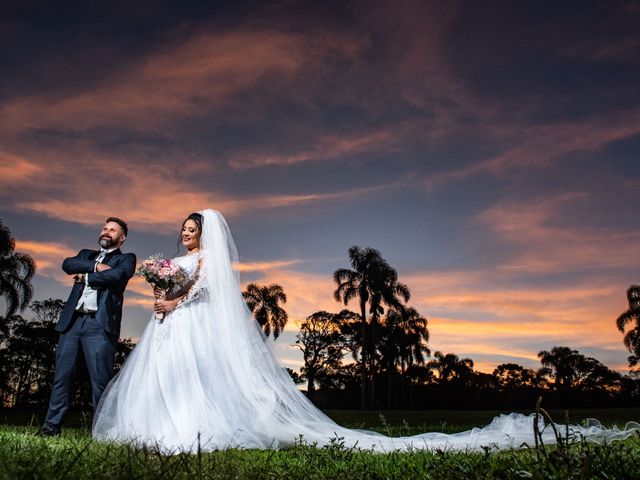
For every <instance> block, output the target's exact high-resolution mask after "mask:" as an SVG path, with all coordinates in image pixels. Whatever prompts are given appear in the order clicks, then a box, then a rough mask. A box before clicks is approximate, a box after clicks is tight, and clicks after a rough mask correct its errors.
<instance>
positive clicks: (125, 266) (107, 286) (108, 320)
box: [56, 249, 136, 336]
mask: <svg viewBox="0 0 640 480" xmlns="http://www.w3.org/2000/svg"><path fill="white" fill-rule="evenodd" d="M99 253H100V252H99V251H97V250H88V249H84V250H80V252H78V254H77V255H76V256H75V257H69V258H65V260H64V262H62V270H64V272H65V273H68V274H70V275H74V274H78V273H86V274H87V282H88V284H89V286H91V288H95V289H96V290H97V292H98V310H97V312H96V320H97V321H98V323H100V325H101V326H102V328H104V329H105V330H106V331H107V332H109V333H111V334H114V335H117V336H120V322H121V320H122V302H123V294H124V290H125V288H127V283H128V282H129V279H130V278H131V277H132V276H133V274H134V273H135V270H136V256H135V255H134V254H133V253H122V252H121V251H120V249H116V250H114V251H113V252H110V253H108V254H107V255H106V256H105V257H104V260H102V263H106V264H107V265H109V266H110V267H111V268H110V269H109V270H105V271H104V272H94V271H93V269H94V267H95V259H96V258H97V256H98V254H99ZM83 289H84V283H78V282H76V283H74V284H73V288H72V289H71V294H70V295H69V299H68V300H67V303H66V304H65V306H64V309H63V310H62V314H61V315H60V319H59V320H58V323H57V325H56V330H57V331H58V332H61V333H64V332H65V331H66V330H67V329H68V328H69V327H70V326H71V322H72V320H73V313H74V310H75V309H76V306H77V305H78V300H80V296H81V295H82V290H83Z"/></svg>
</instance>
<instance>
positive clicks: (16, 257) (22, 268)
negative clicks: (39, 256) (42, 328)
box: [0, 220, 36, 317]
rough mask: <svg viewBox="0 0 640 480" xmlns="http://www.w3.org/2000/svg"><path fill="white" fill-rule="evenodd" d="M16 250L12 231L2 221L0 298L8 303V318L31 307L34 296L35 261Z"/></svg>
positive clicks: (0, 234) (0, 222) (0, 228)
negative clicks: (28, 306)
mask: <svg viewBox="0 0 640 480" xmlns="http://www.w3.org/2000/svg"><path fill="white" fill-rule="evenodd" d="M15 249H16V241H15V239H14V238H13V236H12V235H11V231H10V230H9V228H8V227H7V226H6V225H4V224H3V223H2V221H1V220H0V296H2V297H4V299H5V301H6V304H7V306H6V308H7V309H6V313H5V315H6V316H7V317H10V316H12V315H14V314H15V313H16V312H17V311H18V310H24V309H25V307H26V306H27V305H29V302H30V301H31V297H32V296H33V287H32V286H31V279H32V278H33V275H34V273H35V271H36V262H35V260H34V259H33V258H32V257H31V256H29V255H27V254H26V253H22V252H16V250H15Z"/></svg>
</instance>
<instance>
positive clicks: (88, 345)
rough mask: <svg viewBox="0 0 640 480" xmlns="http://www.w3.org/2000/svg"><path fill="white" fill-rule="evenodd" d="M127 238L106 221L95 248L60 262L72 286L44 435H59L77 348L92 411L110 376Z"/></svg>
mask: <svg viewBox="0 0 640 480" xmlns="http://www.w3.org/2000/svg"><path fill="white" fill-rule="evenodd" d="M126 238H127V224H126V223H125V222H124V221H123V220H121V219H119V218H116V217H109V218H107V220H106V222H105V225H104V227H103V228H102V232H101V233H100V237H99V239H98V243H99V244H100V247H102V248H101V249H100V250H88V249H84V250H80V252H79V253H78V254H77V255H76V256H75V257H69V258H66V259H65V260H64V262H63V263H62V270H64V272H65V273H67V274H69V275H74V280H75V282H74V284H73V289H72V290H71V294H70V295H69V299H68V300H67V303H66V304H65V306H64V309H63V310H62V314H61V315H60V319H59V320H58V324H57V325H56V330H57V331H58V332H60V340H59V341H58V346H57V348H56V367H55V374H54V378H53V388H52V390H51V399H50V400H49V410H48V412H47V416H46V418H45V421H44V425H43V427H42V434H43V435H58V434H60V427H61V425H62V422H63V420H64V417H65V415H66V413H67V411H68V410H69V400H70V396H71V383H72V380H73V374H74V370H75V367H76V361H77V358H78V355H79V354H80V349H82V353H83V354H84V358H85V361H86V364H87V369H88V370H89V378H90V379H91V392H92V399H93V409H94V412H95V409H96V407H97V406H98V401H99V400H100V397H101V396H102V392H103V391H104V389H105V387H106V386H107V384H108V383H109V380H111V377H112V376H113V364H114V360H115V354H116V350H117V347H118V337H119V336H120V320H121V319H122V300H123V298H122V297H123V294H124V290H125V288H126V287H127V282H128V281H129V279H130V278H131V277H132V276H133V274H134V271H135V268H136V256H135V255H134V254H133V253H122V252H121V251H120V247H121V246H122V244H123V243H124V241H125V239H126Z"/></svg>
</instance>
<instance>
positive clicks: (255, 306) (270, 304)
mask: <svg viewBox="0 0 640 480" xmlns="http://www.w3.org/2000/svg"><path fill="white" fill-rule="evenodd" d="M242 295H243V296H244V299H245V301H246V302H247V306H248V307H249V310H251V312H252V313H253V316H254V318H255V319H256V320H257V321H258V323H259V324H260V325H261V326H262V329H263V331H264V334H265V335H266V336H267V337H268V336H269V335H271V332H272V331H273V340H274V341H275V339H276V338H278V336H279V335H280V333H282V331H283V330H284V327H285V325H286V324H287V320H289V316H288V315H287V312H286V311H285V310H284V308H282V307H281V306H280V303H287V295H286V294H285V293H284V290H283V289H282V287H281V286H280V285H276V284H271V285H269V286H263V285H256V284H255V283H250V284H249V285H247V289H246V290H245V291H244V292H242Z"/></svg>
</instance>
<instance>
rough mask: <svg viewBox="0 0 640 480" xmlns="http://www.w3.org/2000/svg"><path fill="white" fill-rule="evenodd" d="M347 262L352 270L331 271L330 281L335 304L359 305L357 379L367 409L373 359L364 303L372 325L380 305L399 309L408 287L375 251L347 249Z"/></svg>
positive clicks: (406, 296)
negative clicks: (399, 280)
mask: <svg viewBox="0 0 640 480" xmlns="http://www.w3.org/2000/svg"><path fill="white" fill-rule="evenodd" d="M348 253H349V263H350V264H351V267H352V269H348V268H339V269H338V270H336V271H335V272H333V280H334V281H335V283H336V284H337V285H338V287H337V288H336V291H335V292H334V294H333V295H334V298H335V300H336V301H337V302H344V304H345V305H348V303H349V301H350V300H353V299H355V298H356V297H357V298H358V302H359V304H360V317H361V319H362V322H361V326H362V329H361V332H360V335H361V343H362V349H361V354H360V377H361V391H360V393H361V395H360V408H367V383H368V382H367V366H369V369H370V370H371V375H372V377H373V374H374V363H373V361H374V359H373V358H372V359H371V361H369V358H370V357H373V348H372V341H371V338H370V332H369V330H370V329H369V324H368V322H367V304H369V313H371V314H372V316H374V317H375V320H374V321H375V322H377V319H378V318H379V316H380V315H381V314H382V313H384V309H383V308H382V304H383V303H385V304H387V305H389V306H400V301H399V299H398V296H402V297H403V298H404V299H405V301H407V300H408V299H409V297H410V293H409V288H408V287H407V286H406V285H404V284H402V283H399V282H398V275H397V273H396V271H395V270H394V269H393V268H391V266H390V265H389V264H388V263H387V261H386V260H385V259H384V258H382V255H381V254H380V252H379V251H378V250H376V249H375V248H360V247H359V246H357V245H354V246H352V247H351V248H349V252H348ZM374 334H375V332H374ZM373 394H374V389H373V378H372V383H371V395H372V398H373Z"/></svg>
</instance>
